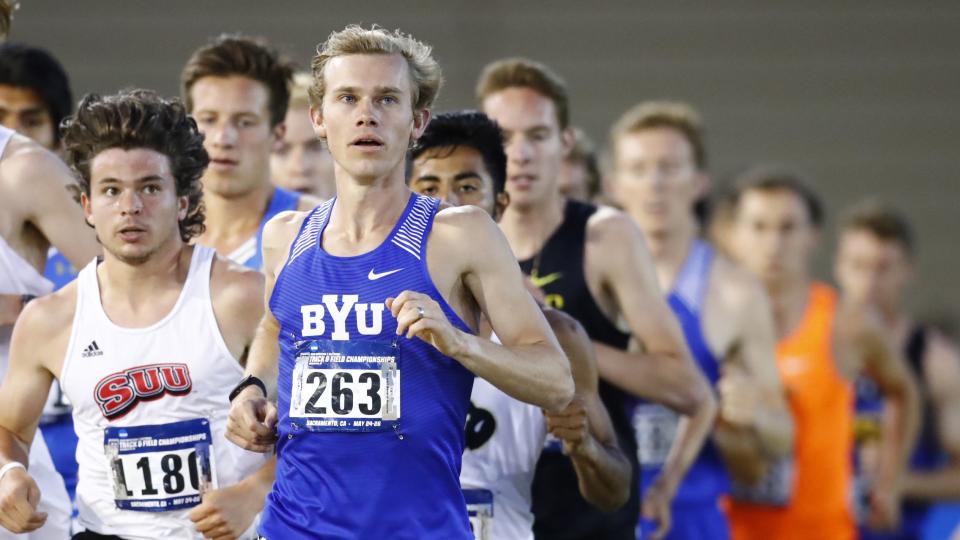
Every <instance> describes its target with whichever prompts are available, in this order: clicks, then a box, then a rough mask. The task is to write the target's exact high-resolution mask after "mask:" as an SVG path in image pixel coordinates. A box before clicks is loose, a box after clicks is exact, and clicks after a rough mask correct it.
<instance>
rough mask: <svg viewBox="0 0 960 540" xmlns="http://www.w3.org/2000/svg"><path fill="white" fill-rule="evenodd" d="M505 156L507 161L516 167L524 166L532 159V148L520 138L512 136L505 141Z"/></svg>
mask: <svg viewBox="0 0 960 540" xmlns="http://www.w3.org/2000/svg"><path fill="white" fill-rule="evenodd" d="M504 150H505V151H506V154H507V160H508V161H509V162H510V163H514V164H517V165H525V164H527V163H529V162H530V160H532V159H533V147H532V146H531V144H530V143H529V142H528V141H527V140H526V139H525V138H523V137H521V136H514V137H512V138H511V139H510V140H509V141H507V145H506V148H505V149H504Z"/></svg>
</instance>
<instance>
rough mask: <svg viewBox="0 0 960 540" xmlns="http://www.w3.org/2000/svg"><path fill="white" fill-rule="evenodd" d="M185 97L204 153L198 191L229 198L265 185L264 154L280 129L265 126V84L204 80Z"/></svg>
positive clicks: (243, 79)
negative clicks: (205, 162)
mask: <svg viewBox="0 0 960 540" xmlns="http://www.w3.org/2000/svg"><path fill="white" fill-rule="evenodd" d="M190 96H191V98H192V99H193V111H191V114H192V115H193V117H194V118H195V119H196V120H197V126H198V127H199V128H200V132H201V133H203V135H204V140H203V147H204V148H206V150H207V153H208V154H210V166H209V167H207V170H206V172H205V173H204V175H203V187H204V190H207V191H209V192H212V193H215V194H217V195H219V196H221V197H224V198H228V199H231V198H235V197H241V196H244V195H247V194H249V193H250V192H252V191H253V190H255V189H257V188H258V187H261V186H263V185H264V184H269V182H270V179H269V176H270V151H271V149H272V148H273V145H274V144H275V143H276V140H277V138H278V137H279V136H280V135H281V134H282V133H283V127H282V125H283V124H281V125H280V126H277V127H276V128H271V127H270V113H269V101H270V92H269V90H267V87H266V85H264V84H263V83H261V82H259V81H255V80H253V79H250V78H247V77H242V76H239V75H231V76H229V77H204V78H202V79H200V80H198V81H197V82H196V83H194V85H193V87H192V88H191V89H190Z"/></svg>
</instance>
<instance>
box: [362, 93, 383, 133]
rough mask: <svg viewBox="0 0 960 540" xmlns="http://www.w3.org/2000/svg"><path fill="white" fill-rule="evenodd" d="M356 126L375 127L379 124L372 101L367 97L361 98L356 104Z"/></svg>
mask: <svg viewBox="0 0 960 540" xmlns="http://www.w3.org/2000/svg"><path fill="white" fill-rule="evenodd" d="M356 111H357V127H364V126H369V127H376V126H378V125H379V124H380V121H379V120H378V118H377V113H376V109H375V107H374V106H373V101H372V100H371V99H369V98H363V99H361V100H360V102H359V103H358V104H357V109H356Z"/></svg>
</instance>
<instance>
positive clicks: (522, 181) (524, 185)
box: [510, 174, 537, 189]
mask: <svg viewBox="0 0 960 540" xmlns="http://www.w3.org/2000/svg"><path fill="white" fill-rule="evenodd" d="M536 181H537V177H536V176H534V175H532V174H514V175H511V176H510V185H511V186H513V187H516V188H518V189H530V188H531V187H532V186H533V183H534V182H536Z"/></svg>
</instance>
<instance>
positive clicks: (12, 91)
mask: <svg viewBox="0 0 960 540" xmlns="http://www.w3.org/2000/svg"><path fill="white" fill-rule="evenodd" d="M0 125H3V127H6V128H9V129H12V130H14V131H16V132H18V133H20V134H21V135H24V136H26V137H29V138H31V139H33V140H34V141H36V142H37V144H39V145H40V146H43V147H44V148H46V149H48V150H54V136H53V135H54V130H55V129H56V126H54V125H53V118H51V117H50V111H48V110H47V107H46V105H44V103H43V100H41V99H40V96H39V95H37V93H36V92H34V91H33V90H30V89H29V88H23V87H20V86H9V85H6V84H0Z"/></svg>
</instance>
